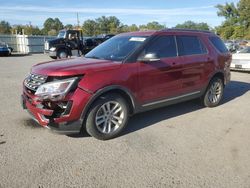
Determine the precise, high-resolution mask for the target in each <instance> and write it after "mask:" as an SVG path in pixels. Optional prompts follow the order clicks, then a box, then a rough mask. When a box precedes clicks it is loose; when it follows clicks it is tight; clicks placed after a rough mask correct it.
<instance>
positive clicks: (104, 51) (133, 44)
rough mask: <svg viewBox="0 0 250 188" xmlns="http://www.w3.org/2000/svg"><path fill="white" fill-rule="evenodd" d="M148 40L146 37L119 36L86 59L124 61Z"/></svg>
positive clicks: (87, 55)
mask: <svg viewBox="0 0 250 188" xmlns="http://www.w3.org/2000/svg"><path fill="white" fill-rule="evenodd" d="M146 39H147V37H146V36H117V37H114V38H111V39H109V40H107V41H106V42H104V43H102V44H101V45H99V46H97V47H96V48H94V49H93V50H91V51H90V52H89V53H88V54H86V56H85V57H86V58H94V59H106V60H112V61H123V60H124V59H125V58H126V57H127V56H128V55H130V54H131V53H132V52H134V51H135V50H136V49H137V48H138V47H139V46H141V45H142V44H143V43H144V41H145V40H146Z"/></svg>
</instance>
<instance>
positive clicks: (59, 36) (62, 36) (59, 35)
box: [57, 31, 66, 38]
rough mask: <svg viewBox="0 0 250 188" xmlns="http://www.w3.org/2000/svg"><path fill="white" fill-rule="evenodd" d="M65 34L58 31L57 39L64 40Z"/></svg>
mask: <svg viewBox="0 0 250 188" xmlns="http://www.w3.org/2000/svg"><path fill="white" fill-rule="evenodd" d="M65 33H66V32H65V31H60V32H59V33H58V35H57V38H64V36H65Z"/></svg>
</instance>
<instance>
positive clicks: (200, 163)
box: [0, 54, 250, 188]
mask: <svg viewBox="0 0 250 188" xmlns="http://www.w3.org/2000/svg"><path fill="white" fill-rule="evenodd" d="M48 60H50V59H49V58H48V57H47V56H46V55H43V54H36V55H29V56H21V55H15V56H12V57H0V80H1V88H0V101H1V105H0V187H1V188H9V187H14V188H16V187H18V188H19V187H53V188H54V187H107V188H110V187H114V188H118V187H125V188H128V187H184V188H187V187H188V188H192V187H212V188H217V187H218V188H223V187H225V188H239V187H241V188H249V187H250V74H248V73H238V72H233V73H232V81H231V83H230V84H229V85H228V86H227V87H226V89H225V96H224V100H223V102H222V104H221V105H220V106H219V107H216V108H203V107H202V106H201V105H200V104H199V103H198V102H197V100H194V101H189V102H185V103H181V104H177V105H173V106H169V107H165V108H161V109H157V110H153V111H149V112H146V113H141V114H138V115H135V116H134V117H132V118H131V120H130V122H129V124H128V127H127V129H126V131H125V132H124V134H123V135H122V136H120V137H118V138H115V139H113V140H109V141H100V140H96V139H94V138H92V137H89V136H87V135H71V136H65V135H57V134H53V133H51V132H50V131H49V130H47V129H44V128H42V127H40V126H39V125H37V124H36V123H34V122H33V121H32V120H31V119H30V117H29V115H28V113H27V112H26V111H24V110H22V108H21V105H20V94H21V92H22V81H23V79H24V78H25V76H27V75H28V73H29V71H30V67H31V66H32V65H34V64H36V63H38V62H43V61H48Z"/></svg>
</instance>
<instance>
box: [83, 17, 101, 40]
mask: <svg viewBox="0 0 250 188" xmlns="http://www.w3.org/2000/svg"><path fill="white" fill-rule="evenodd" d="M82 29H83V33H84V34H85V35H87V36H93V35H96V34H97V33H98V31H97V30H98V27H97V23H96V21H95V20H90V19H89V20H86V21H84V22H83V25H82Z"/></svg>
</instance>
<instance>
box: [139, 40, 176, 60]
mask: <svg viewBox="0 0 250 188" xmlns="http://www.w3.org/2000/svg"><path fill="white" fill-rule="evenodd" d="M144 53H145V54H148V53H154V54H156V56H157V57H158V58H166V57H176V56H177V49H176V44H175V38H174V36H160V37H158V38H156V40H155V41H153V43H151V44H150V45H149V46H147V47H146V49H145V52H144Z"/></svg>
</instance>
